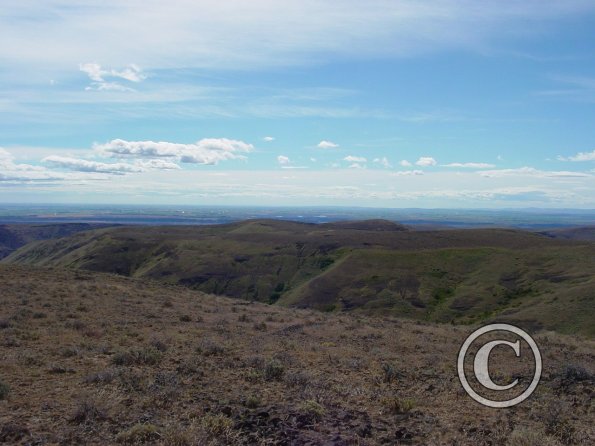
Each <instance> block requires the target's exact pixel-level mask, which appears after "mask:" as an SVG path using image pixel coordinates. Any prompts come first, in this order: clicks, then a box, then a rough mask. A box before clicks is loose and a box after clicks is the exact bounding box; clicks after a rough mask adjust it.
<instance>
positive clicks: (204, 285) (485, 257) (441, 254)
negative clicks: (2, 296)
mask: <svg viewBox="0 0 595 446" xmlns="http://www.w3.org/2000/svg"><path fill="white" fill-rule="evenodd" d="M5 261H6V262H11V263H16V264H23V265H37V266H60V267H70V268H82V269H87V270H93V271H102V272H111V273H117V274H121V275H126V276H131V277H137V278H141V277H143V278H151V279H155V280H159V281H162V282H165V283H169V284H181V285H185V286H187V287H190V288H194V289H198V290H202V291H205V292H209V293H215V294H220V295H227V296H231V297H239V298H243V299H247V300H256V301H261V302H267V303H279V304H283V305H291V306H296V307H308V308H315V309H318V310H324V311H333V310H362V311H365V312H367V313H380V314H387V313H388V314H392V315H395V316H406V317H411V318H415V319H421V320H428V321H438V322H454V323H474V322H479V321H494V320H501V321H513V322H516V323H522V324H523V325H524V326H529V327H532V328H543V329H553V330H557V331H561V332H565V333H583V334H588V335H590V336H595V311H593V310H594V306H595V244H593V243H591V242H586V241H583V242H576V241H567V240H557V239H552V238H550V237H547V236H544V235H539V234H534V233H530V232H524V231H517V230H505V229H467V230H448V231H408V230H407V229H406V228H405V227H403V226H401V225H398V224H395V223H391V222H386V221H382V220H371V221H364V222H344V223H330V224H319V225H316V224H304V223H296V222H285V221H275V220H254V221H246V222H241V223H234V224H229V225H217V226H203V227H197V226H192V227H180V226H176V227H116V228H108V229H101V230H97V231H91V232H85V233H80V234H75V235H73V236H71V237H67V238H62V239H57V240H47V241H43V242H37V243H32V244H29V245H27V246H26V247H23V248H22V249H20V250H19V251H17V252H15V253H13V254H12V255H11V256H9V257H8V258H7V259H5Z"/></svg>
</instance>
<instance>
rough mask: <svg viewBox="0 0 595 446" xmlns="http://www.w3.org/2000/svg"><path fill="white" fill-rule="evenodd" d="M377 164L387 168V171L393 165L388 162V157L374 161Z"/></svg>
mask: <svg viewBox="0 0 595 446" xmlns="http://www.w3.org/2000/svg"><path fill="white" fill-rule="evenodd" d="M373 162H375V163H377V164H380V165H382V167H386V168H387V169H389V168H391V167H392V166H391V164H390V163H389V162H388V159H387V158H386V156H384V157H382V158H374V161H373Z"/></svg>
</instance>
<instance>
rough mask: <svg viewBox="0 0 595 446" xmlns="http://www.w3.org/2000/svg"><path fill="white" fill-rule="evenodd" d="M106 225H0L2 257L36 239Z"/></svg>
mask: <svg viewBox="0 0 595 446" xmlns="http://www.w3.org/2000/svg"><path fill="white" fill-rule="evenodd" d="M105 226H107V225H104V224H90V223H59V224H44V225H37V224H35V225H34V224H10V225H0V259H1V258H3V257H6V256H8V255H9V254H10V253H12V252H14V251H16V250H17V249H18V248H20V247H21V246H23V245H26V244H27V243H30V242H32V241H34V240H47V239H51V238H58V237H66V236H68V235H71V234H74V233H76V232H80V231H88V230H91V229H97V228H100V227H105Z"/></svg>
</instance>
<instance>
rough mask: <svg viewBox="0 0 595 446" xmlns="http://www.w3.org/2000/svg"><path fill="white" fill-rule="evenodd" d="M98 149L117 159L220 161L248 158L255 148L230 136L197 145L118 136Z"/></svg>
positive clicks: (184, 161) (97, 145)
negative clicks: (128, 139) (132, 139)
mask: <svg viewBox="0 0 595 446" xmlns="http://www.w3.org/2000/svg"><path fill="white" fill-rule="evenodd" d="M94 148H95V149H96V150H97V151H98V152H99V153H102V154H104V155H107V156H111V157H114V158H126V157H132V158H170V159H174V160H177V161H180V162H182V163H192V164H218V163H219V162H220V161H225V160H231V159H243V158H245V157H244V156H243V155H241V153H248V152H251V151H252V150H253V149H254V146H253V145H252V144H248V143H245V142H243V141H238V140H234V139H227V138H219V139H217V138H206V139H201V140H200V141H198V142H197V143H195V144H179V143H172V142H163V141H161V142H155V141H125V140H123V139H114V140H112V141H110V142H108V143H106V144H96V145H95V146H94Z"/></svg>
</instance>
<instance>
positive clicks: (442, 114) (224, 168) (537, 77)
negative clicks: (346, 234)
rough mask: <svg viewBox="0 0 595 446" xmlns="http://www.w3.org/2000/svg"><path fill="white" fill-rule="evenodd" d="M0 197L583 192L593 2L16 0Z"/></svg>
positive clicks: (591, 163)
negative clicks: (75, 0) (80, 0)
mask: <svg viewBox="0 0 595 446" xmlns="http://www.w3.org/2000/svg"><path fill="white" fill-rule="evenodd" d="M0 42H2V44H1V45H0V202H16V203H27V202H37V203H51V202H56V203H59V202H60V203H63V202H66V203H68V202H71V203H81V202H82V203H139V204H146V203H155V204H158V203H164V204H197V205H199V204H226V205H233V204H258V205H263V204H264V205H267V204H268V205H357V206H379V207H463V208H498V207H507V208H510V207H520V208H524V207H551V208H595V3H594V2H593V1H578V0H568V1H565V2H545V1H533V0H525V1H510V0H500V1H489V0H488V1H482V2H477V1H467V0H461V1H452V0H451V1H449V0H441V1H432V0H430V1H425V2H415V1H400V0H391V1H384V0H371V1H367V2H359V1H353V0H346V1H341V2H337V1H329V0H317V1H313V0H302V1H299V2H298V1H282V0H281V1H279V0H278V1H270V0H253V1H250V2H246V1H239V0H238V1H210V0H208V1H190V0H175V1H171V2H161V1H156V0H144V1H140V0H124V1H115V0H106V1H99V0H86V1H84V2H78V1H77V2H74V1H69V0H20V1H18V2H17V1H7V2H3V6H2V9H1V10H0Z"/></svg>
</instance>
